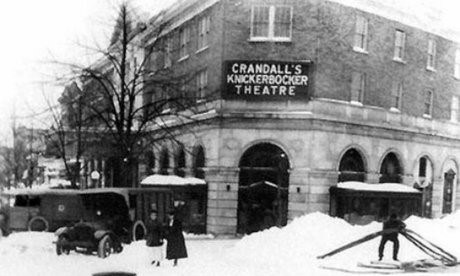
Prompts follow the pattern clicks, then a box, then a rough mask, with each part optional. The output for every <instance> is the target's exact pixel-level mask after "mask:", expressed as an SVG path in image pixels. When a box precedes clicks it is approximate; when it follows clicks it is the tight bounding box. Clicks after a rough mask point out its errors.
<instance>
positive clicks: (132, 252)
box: [0, 212, 460, 276]
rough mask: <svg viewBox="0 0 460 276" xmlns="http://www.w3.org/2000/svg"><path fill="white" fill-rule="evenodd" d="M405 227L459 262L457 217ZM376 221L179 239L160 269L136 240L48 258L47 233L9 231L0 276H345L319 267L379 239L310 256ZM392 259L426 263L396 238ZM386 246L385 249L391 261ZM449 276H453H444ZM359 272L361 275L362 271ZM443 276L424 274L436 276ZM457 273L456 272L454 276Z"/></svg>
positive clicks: (0, 252)
mask: <svg viewBox="0 0 460 276" xmlns="http://www.w3.org/2000/svg"><path fill="white" fill-rule="evenodd" d="M406 224H407V227H408V228H409V229H412V230H414V231H416V232H417V233H419V234H420V235H422V236H423V237H425V238H426V239H428V240H430V241H432V242H433V243H435V244H438V245H440V246H441V247H443V248H444V249H446V250H447V251H449V252H450V253H453V254H454V255H456V256H458V257H460V248H457V247H458V244H460V243H459V242H460V227H459V226H460V212H457V213H455V214H452V215H450V216H447V217H445V218H442V219H424V218H419V217H410V218H408V219H407V220H406ZM381 227H382V224H381V223H377V222H374V223H371V224H369V225H365V226H352V225H350V224H348V223H347V222H345V221H344V220H342V219H338V218H332V217H329V216H328V215H325V214H322V213H312V214H308V215H305V216H302V217H299V218H296V219H294V221H292V222H291V223H290V224H289V225H287V226H286V227H284V228H282V229H280V228H276V227H274V228H271V229H268V230H265V231H262V232H258V233H254V234H251V235H248V236H245V237H244V238H242V239H241V240H239V241H235V240H228V239H225V240H221V239H208V238H207V236H202V235H199V236H193V235H187V240H186V244H187V249H188V254H189V258H188V259H185V260H180V262H179V266H178V267H172V264H171V262H167V261H165V262H164V264H162V266H161V267H160V268H155V267H152V266H151V265H150V251H149V250H150V249H149V248H148V247H146V246H145V242H144V241H138V242H134V243H132V244H130V245H126V246H125V247H124V250H123V252H122V253H120V254H117V255H112V256H110V257H109V258H107V259H99V258H97V257H96V256H86V255H83V254H77V253H74V252H71V254H70V255H68V256H66V255H63V256H56V253H55V245H54V244H53V241H54V240H55V239H56V237H55V236H54V235H53V234H51V233H31V232H22V233H14V234H12V235H10V236H9V237H8V238H3V239H0V273H1V275H13V276H22V275H24V276H26V275H27V276H31V275H32V276H41V275H43V276H45V275H46V276H49V275H67V276H74V275H75V276H76V275H92V274H94V273H96V272H103V271H130V272H134V273H136V274H137V275H138V276H144V275H158V276H162V275H168V276H169V275H187V276H195V275H200V276H202V275H219V276H227V275H228V276H234V275H243V276H259V275H261V276H262V275H263V276H275V275H276V276H279V275H283V276H284V275H288V276H291V275H292V276H294V275H296V276H297V275H315V276H326V275H327V276H329V275H347V274H343V273H342V272H339V271H332V270H326V269H323V268H321V266H327V267H336V268H341V269H350V270H354V271H358V270H359V269H360V268H357V266H356V263H357V262H360V261H361V262H362V261H364V262H365V261H369V260H375V259H377V248H378V244H379V241H380V239H379V238H376V239H373V240H371V241H369V242H366V243H364V244H361V245H359V246H356V247H354V248H352V249H349V250H346V251H344V252H341V253H338V254H337V255H334V256H332V257H329V258H326V259H324V260H318V259H316V257H317V256H319V255H322V254H325V253H328V252H330V251H332V250H334V249H336V248H338V247H340V246H342V245H344V244H347V243H349V242H351V241H354V240H357V239H359V238H361V237H363V236H365V235H368V234H370V233H373V232H375V231H378V230H380V229H381ZM400 243H401V249H400V254H399V258H400V259H401V260H403V261H413V260H418V259H423V258H428V256H427V255H425V254H424V253H423V252H421V251H420V250H419V249H418V248H416V247H415V246H413V245H412V244H411V243H409V242H408V241H407V240H406V239H405V238H404V237H400ZM391 250H392V244H391V243H389V244H387V246H386V250H385V259H386V260H390V259H391ZM451 270H452V269H450V270H448V272H449V271H450V272H451V273H453V274H452V275H455V272H460V268H459V269H458V270H456V271H455V268H454V271H453V272H452V271H451ZM364 271H366V269H361V270H360V272H361V273H363V272H364ZM444 272H445V271H440V272H430V273H424V275H425V276H428V275H439V274H441V273H444ZM348 275H349V274H348ZM457 275H458V274H457Z"/></svg>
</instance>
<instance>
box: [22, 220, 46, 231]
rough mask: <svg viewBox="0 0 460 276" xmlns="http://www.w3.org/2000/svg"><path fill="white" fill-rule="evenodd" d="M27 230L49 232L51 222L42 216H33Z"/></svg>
mask: <svg viewBox="0 0 460 276" xmlns="http://www.w3.org/2000/svg"><path fill="white" fill-rule="evenodd" d="M27 230H29V231H35V232H48V230H49V223H48V221H47V220H46V219H45V218H44V217H42V216H36V217H33V218H32V219H31V220H29V223H28V224H27Z"/></svg>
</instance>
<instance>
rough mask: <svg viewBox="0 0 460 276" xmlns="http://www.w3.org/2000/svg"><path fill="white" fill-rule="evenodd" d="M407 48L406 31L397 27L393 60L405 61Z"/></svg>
mask: <svg viewBox="0 0 460 276" xmlns="http://www.w3.org/2000/svg"><path fill="white" fill-rule="evenodd" d="M398 34H401V35H398ZM405 50H406V32H404V31H403V30H400V29H396V31H395V48H394V55H393V60H394V61H400V62H404V58H405Z"/></svg>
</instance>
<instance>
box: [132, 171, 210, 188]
mask: <svg viewBox="0 0 460 276" xmlns="http://www.w3.org/2000/svg"><path fill="white" fill-rule="evenodd" d="M141 185H155V186H185V185H206V181H204V180H203V179H199V178H195V177H180V176H177V175H161V174H153V175H149V176H147V177H146V178H144V179H143V180H142V181H141Z"/></svg>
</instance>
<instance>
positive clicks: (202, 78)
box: [196, 68, 208, 101]
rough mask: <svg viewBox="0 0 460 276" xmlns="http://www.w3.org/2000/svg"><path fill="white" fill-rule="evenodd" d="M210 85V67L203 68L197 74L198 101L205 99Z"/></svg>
mask: <svg viewBox="0 0 460 276" xmlns="http://www.w3.org/2000/svg"><path fill="white" fill-rule="evenodd" d="M207 87H208V69H207V68H206V69H203V70H201V71H199V72H198V74H197V76H196V90H197V101H200V100H201V99H203V98H204V97H205V96H206V95H205V94H206V89H207Z"/></svg>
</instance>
